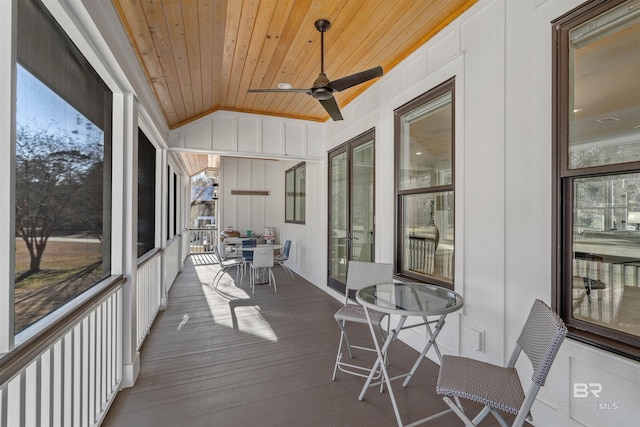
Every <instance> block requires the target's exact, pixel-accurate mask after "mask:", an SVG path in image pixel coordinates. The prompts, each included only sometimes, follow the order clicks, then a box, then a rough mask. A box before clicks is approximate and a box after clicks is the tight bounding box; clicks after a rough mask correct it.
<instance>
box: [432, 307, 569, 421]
mask: <svg viewBox="0 0 640 427" xmlns="http://www.w3.org/2000/svg"><path fill="white" fill-rule="evenodd" d="M566 335H567V327H566V326H565V325H564V323H563V322H562V320H561V319H560V318H559V317H558V315H557V314H556V313H554V312H553V310H551V308H549V307H548V306H547V305H546V304H545V303H544V302H542V301H540V300H536V301H535V302H534V303H533V307H532V308H531V312H530V313H529V317H528V318H527V321H526V323H525V325H524V327H523V329H522V332H521V333H520V337H519V338H518V341H517V343H516V346H515V349H514V350H513V353H512V354H511V358H510V359H509V363H508V364H507V366H506V367H501V366H497V365H492V364H490V363H486V362H482V361H478V360H474V359H470V358H467V357H459V356H450V355H445V356H444V357H443V359H442V364H441V365H440V373H439V375H438V383H437V385H436V393H438V394H442V395H444V397H443V399H444V401H445V402H447V404H448V405H449V407H451V409H452V410H453V412H455V413H456V414H457V415H458V417H460V419H462V421H464V423H465V426H476V425H478V423H480V422H481V421H482V420H483V419H484V417H486V416H487V414H488V413H489V412H491V413H492V414H493V415H494V416H495V417H496V419H497V420H498V422H499V423H500V425H501V426H503V427H507V423H506V421H505V420H504V418H503V417H502V415H500V413H499V412H498V410H500V411H504V412H508V413H511V414H514V415H516V418H515V420H514V422H513V424H512V426H518V427H519V426H522V425H523V424H524V422H525V420H531V414H530V412H529V411H530V409H531V405H533V402H534V401H535V399H536V395H537V394H538V390H540V387H542V386H543V385H544V382H545V379H546V378H547V374H548V373H549V369H550V368H551V364H552V363H553V360H554V359H555V357H556V354H557V353H558V349H559V348H560V344H562V341H563V340H564V337H565V336H566ZM521 351H523V352H524V353H525V354H526V355H527V356H528V358H529V360H530V361H531V364H532V366H533V377H532V378H531V381H532V382H531V386H530V387H529V390H528V392H527V393H526V395H525V392H524V389H523V388H522V385H521V383H520V378H519V377H518V372H517V371H516V369H515V364H516V361H517V360H518V356H519V355H520V353H521ZM459 398H464V399H469V400H472V401H475V402H479V403H482V404H484V405H485V406H484V408H483V409H482V410H481V411H480V413H478V415H476V417H475V418H474V419H473V420H471V419H469V418H468V417H467V415H466V414H465V412H464V408H463V407H462V404H461V402H460V400H459Z"/></svg>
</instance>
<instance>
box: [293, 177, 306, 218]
mask: <svg viewBox="0 0 640 427" xmlns="http://www.w3.org/2000/svg"><path fill="white" fill-rule="evenodd" d="M306 170H307V168H306V166H305V165H302V166H300V167H298V168H296V170H295V193H296V197H295V216H296V218H295V220H296V222H304V219H305V211H304V210H305V204H306V188H307V187H306Z"/></svg>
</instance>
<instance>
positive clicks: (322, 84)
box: [247, 19, 383, 120]
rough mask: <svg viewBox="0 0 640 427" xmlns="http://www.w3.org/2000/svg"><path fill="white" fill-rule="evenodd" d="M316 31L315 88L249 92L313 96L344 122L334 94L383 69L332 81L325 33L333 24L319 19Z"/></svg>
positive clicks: (366, 71)
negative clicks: (317, 69) (327, 69)
mask: <svg viewBox="0 0 640 427" xmlns="http://www.w3.org/2000/svg"><path fill="white" fill-rule="evenodd" d="M315 26H316V29H317V30H318V31H320V74H319V75H318V77H317V78H316V81H314V82H313V86H312V87H311V88H309V89H296V88H287V89H249V90H248V91H247V92H299V93H306V94H309V95H311V96H313V97H314V98H315V99H317V100H318V101H320V104H322V106H323V107H324V109H325V110H327V113H329V115H330V116H331V118H332V119H333V120H342V114H341V113H340V108H339V107H338V103H337V102H336V99H335V98H334V97H333V93H334V92H340V91H341V90H345V89H349V88H350V87H353V86H356V85H359V84H361V83H364V82H367V81H369V80H371V79H375V78H376V77H380V76H382V73H383V71H382V67H381V66H377V67H374V68H371V69H369V70H365V71H361V72H359V73H355V74H350V75H348V76H346V77H342V78H340V79H337V80H333V81H330V80H329V79H328V78H327V75H326V74H325V73H324V33H325V32H326V31H327V30H328V29H329V27H330V26H331V22H329V21H327V20H326V19H318V20H317V21H316V22H315Z"/></svg>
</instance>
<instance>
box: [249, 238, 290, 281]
mask: <svg viewBox="0 0 640 427" xmlns="http://www.w3.org/2000/svg"><path fill="white" fill-rule="evenodd" d="M261 248H268V249H273V250H274V251H277V250H279V249H282V248H283V246H282V245H276V244H271V243H261V244H259V245H256V246H251V247H245V246H243V247H241V248H239V249H238V251H239V252H242V251H254V250H256V249H261ZM262 270H263V269H261V271H260V274H259V275H258V281H257V282H255V283H254V285H266V284H268V283H269V279H268V276H267V277H265V275H264V274H262Z"/></svg>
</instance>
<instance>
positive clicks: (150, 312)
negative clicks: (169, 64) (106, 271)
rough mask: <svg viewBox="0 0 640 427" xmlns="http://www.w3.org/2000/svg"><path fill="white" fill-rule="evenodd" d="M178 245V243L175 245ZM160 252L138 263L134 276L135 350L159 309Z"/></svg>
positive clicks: (142, 340)
mask: <svg viewBox="0 0 640 427" xmlns="http://www.w3.org/2000/svg"><path fill="white" fill-rule="evenodd" d="M175 246H178V245H175ZM161 255H162V252H161V251H160V250H157V251H156V252H154V253H152V254H151V255H150V256H149V257H148V258H145V259H144V261H142V262H141V263H140V264H139V265H138V273H137V276H136V303H137V313H138V315H137V322H138V323H137V328H136V331H137V332H136V350H140V347H141V346H142V343H143V342H144V339H145V337H146V336H147V334H148V333H149V329H150V328H151V325H152V324H153V321H154V320H155V318H156V315H157V314H158V310H159V309H160V298H161V291H162V290H161V286H160V285H161V283H162V256H161Z"/></svg>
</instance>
